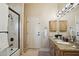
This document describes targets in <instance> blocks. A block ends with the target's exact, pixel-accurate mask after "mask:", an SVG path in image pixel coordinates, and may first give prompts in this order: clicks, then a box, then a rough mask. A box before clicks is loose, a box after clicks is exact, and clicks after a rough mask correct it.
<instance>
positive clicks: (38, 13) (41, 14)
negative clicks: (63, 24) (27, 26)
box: [25, 3, 57, 48]
mask: <svg viewBox="0 0 79 59" xmlns="http://www.w3.org/2000/svg"><path fill="white" fill-rule="evenodd" d="M56 12H57V4H53V3H49V4H48V3H47V4H44V3H43V4H40V3H39V4H36V3H34V4H29V3H28V4H25V14H26V16H25V17H27V18H28V17H37V18H39V19H40V22H41V29H42V39H41V40H42V41H41V42H42V45H41V47H42V48H48V39H47V40H46V39H45V37H44V29H45V27H46V28H47V30H49V20H55V15H56ZM27 18H26V20H27ZM28 20H29V19H28ZM28 20H27V22H28ZM27 32H28V31H27ZM26 38H27V37H26ZM26 40H27V39H26ZM29 43H30V42H29Z"/></svg>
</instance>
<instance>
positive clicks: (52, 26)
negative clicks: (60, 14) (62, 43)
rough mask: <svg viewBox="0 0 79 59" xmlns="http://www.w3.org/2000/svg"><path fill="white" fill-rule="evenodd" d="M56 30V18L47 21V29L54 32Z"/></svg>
mask: <svg viewBox="0 0 79 59" xmlns="http://www.w3.org/2000/svg"><path fill="white" fill-rule="evenodd" d="M56 30H57V21H56V20H53V21H49V31H50V32H56Z"/></svg>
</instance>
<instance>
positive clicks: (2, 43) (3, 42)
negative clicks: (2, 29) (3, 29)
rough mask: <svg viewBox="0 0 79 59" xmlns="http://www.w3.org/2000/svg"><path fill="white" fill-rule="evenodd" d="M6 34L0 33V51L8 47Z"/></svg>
mask: <svg viewBox="0 0 79 59" xmlns="http://www.w3.org/2000/svg"><path fill="white" fill-rule="evenodd" d="M8 47H9V45H8V36H7V33H0V51H2V50H4V49H5V48H8Z"/></svg>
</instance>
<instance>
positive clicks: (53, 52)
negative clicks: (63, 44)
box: [49, 39, 79, 56]
mask: <svg viewBox="0 0 79 59" xmlns="http://www.w3.org/2000/svg"><path fill="white" fill-rule="evenodd" d="M49 46H50V55H51V56H79V50H66V49H64V50H62V49H60V48H59V47H58V46H57V45H56V44H55V43H54V42H53V41H52V40H50V39H49Z"/></svg>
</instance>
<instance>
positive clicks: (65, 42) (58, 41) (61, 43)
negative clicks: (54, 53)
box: [57, 41, 70, 45]
mask: <svg viewBox="0 0 79 59" xmlns="http://www.w3.org/2000/svg"><path fill="white" fill-rule="evenodd" d="M57 43H60V44H68V45H69V44H70V43H69V42H63V41H61V42H60V41H58V42H57Z"/></svg>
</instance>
